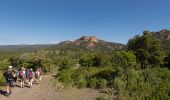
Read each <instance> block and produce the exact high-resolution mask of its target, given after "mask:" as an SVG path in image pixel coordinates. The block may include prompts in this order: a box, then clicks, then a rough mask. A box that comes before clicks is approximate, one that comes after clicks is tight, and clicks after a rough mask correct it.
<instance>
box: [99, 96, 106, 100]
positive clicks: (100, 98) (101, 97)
mask: <svg viewBox="0 0 170 100" xmlns="http://www.w3.org/2000/svg"><path fill="white" fill-rule="evenodd" d="M97 100H105V98H104V97H103V96H99V97H98V98H97Z"/></svg>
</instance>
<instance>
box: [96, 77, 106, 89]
mask: <svg viewBox="0 0 170 100" xmlns="http://www.w3.org/2000/svg"><path fill="white" fill-rule="evenodd" d="M106 87H107V80H105V79H99V82H98V88H101V89H103V88H106Z"/></svg>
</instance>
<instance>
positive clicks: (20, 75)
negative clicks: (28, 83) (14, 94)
mask: <svg viewBox="0 0 170 100" xmlns="http://www.w3.org/2000/svg"><path fill="white" fill-rule="evenodd" d="M18 77H19V78H20V81H21V85H20V87H21V88H24V86H25V68H24V67H22V68H21V70H20V71H19V74H18Z"/></svg>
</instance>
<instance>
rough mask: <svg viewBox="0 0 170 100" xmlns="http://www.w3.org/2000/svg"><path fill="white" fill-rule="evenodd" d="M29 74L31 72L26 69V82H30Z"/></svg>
mask: <svg viewBox="0 0 170 100" xmlns="http://www.w3.org/2000/svg"><path fill="white" fill-rule="evenodd" d="M28 74H29V69H26V70H25V77H26V78H25V83H28V81H29V78H28Z"/></svg>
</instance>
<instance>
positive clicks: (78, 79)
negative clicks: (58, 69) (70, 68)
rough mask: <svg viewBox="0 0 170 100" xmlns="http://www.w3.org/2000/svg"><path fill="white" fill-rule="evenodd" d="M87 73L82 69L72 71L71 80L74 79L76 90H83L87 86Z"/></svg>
mask: <svg viewBox="0 0 170 100" xmlns="http://www.w3.org/2000/svg"><path fill="white" fill-rule="evenodd" d="M86 77H87V71H86V70H84V69H78V70H76V71H74V74H73V76H72V78H73V79H74V85H75V86H77V87H78V88H84V87H86V86H87V81H86Z"/></svg>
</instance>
